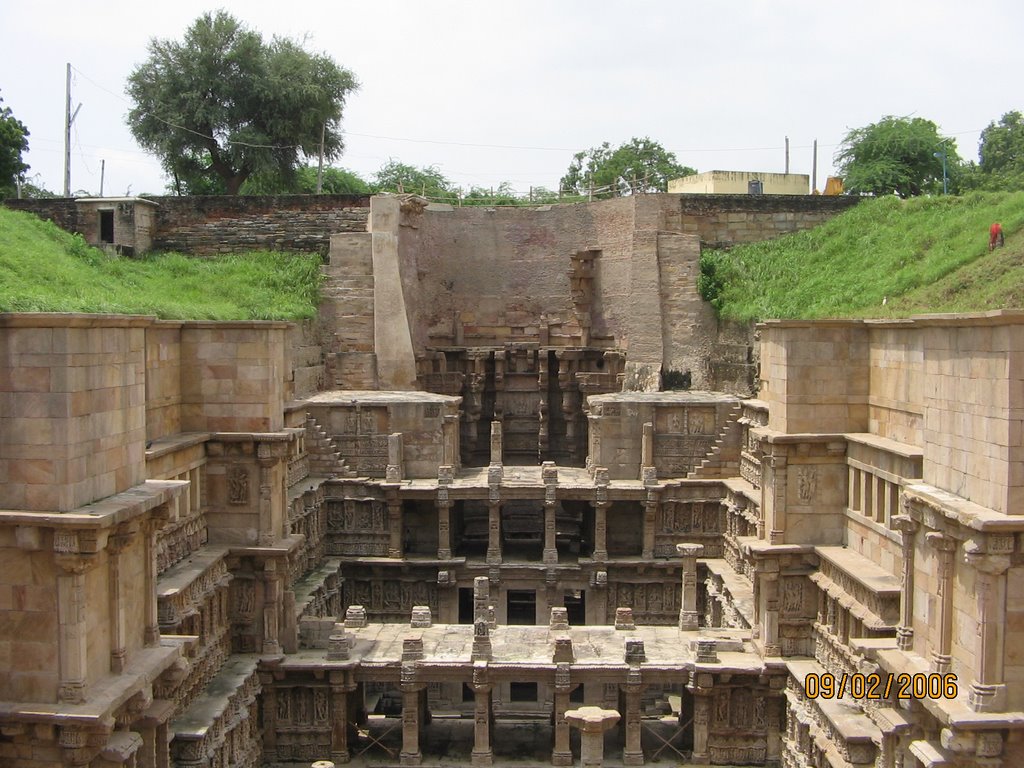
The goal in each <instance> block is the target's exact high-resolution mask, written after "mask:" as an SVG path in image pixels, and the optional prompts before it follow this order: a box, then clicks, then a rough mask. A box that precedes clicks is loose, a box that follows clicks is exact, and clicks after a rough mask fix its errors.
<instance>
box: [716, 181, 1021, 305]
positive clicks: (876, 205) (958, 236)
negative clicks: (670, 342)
mask: <svg viewBox="0 0 1024 768" xmlns="http://www.w3.org/2000/svg"><path fill="white" fill-rule="evenodd" d="M993 221H1000V222H1002V224H1003V229H1004V231H1005V233H1006V247H1005V248H1002V249H997V250H996V251H994V252H993V253H991V254H990V253H989V252H988V229H989V226H990V225H991V224H992V222H993ZM1022 230H1024V192H1015V193H989V194H972V195H967V196H965V197H953V196H950V197H933V198H916V199H912V200H900V199H898V198H896V197H885V198H878V199H871V200H865V201H864V202H862V203H861V204H860V205H858V206H856V207H855V208H853V209H851V210H850V211H847V212H846V213H843V214H841V215H840V216H837V217H836V218H834V219H832V220H831V221H829V222H827V223H826V224H824V225H822V226H820V227H817V228H816V229H813V230H810V231H807V232H800V233H796V234H793V235H788V236H786V237H782V238H779V239H777V240H772V241H770V242H766V243H758V244H755V245H748V246H739V247H736V248H733V249H731V250H729V251H705V254H704V257H703V258H702V264H701V272H702V278H701V283H702V293H704V295H705V296H706V297H707V298H713V302H714V303H715V305H716V307H717V308H718V310H719V313H720V314H721V315H722V316H723V317H726V318H729V319H734V320H752V319H768V318H816V317H903V316H907V315H912V314H920V313H924V312H972V311H981V310H988V309H1005V308H1021V307H1024V242H1021V241H1020V239H1019V237H1018V233H1019V232H1021V231H1022Z"/></svg>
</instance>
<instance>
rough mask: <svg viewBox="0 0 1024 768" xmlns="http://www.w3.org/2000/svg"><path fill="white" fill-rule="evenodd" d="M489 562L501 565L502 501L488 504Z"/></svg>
mask: <svg viewBox="0 0 1024 768" xmlns="http://www.w3.org/2000/svg"><path fill="white" fill-rule="evenodd" d="M487 562H488V563H489V564H491V565H500V564H501V501H500V500H498V499H493V500H491V501H489V502H488V503H487Z"/></svg>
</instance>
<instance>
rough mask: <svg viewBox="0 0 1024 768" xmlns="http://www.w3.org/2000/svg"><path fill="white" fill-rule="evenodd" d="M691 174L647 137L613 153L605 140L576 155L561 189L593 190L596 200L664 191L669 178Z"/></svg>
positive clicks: (690, 171) (632, 141)
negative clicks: (598, 198) (619, 195)
mask: <svg viewBox="0 0 1024 768" xmlns="http://www.w3.org/2000/svg"><path fill="white" fill-rule="evenodd" d="M694 173H696V171H695V170H694V169H693V168H688V167H686V166H684V165H680V164H679V161H678V160H676V156H675V154H674V153H672V152H669V151H668V150H666V149H665V148H664V147H663V146H661V144H659V143H658V142H656V141H652V140H651V139H649V138H647V137H644V138H642V139H637V138H632V139H630V140H629V141H627V142H625V143H624V144H622V145H621V146H619V147H618V148H617V149H614V150H613V149H612V148H611V145H610V144H609V143H608V142H607V141H606V142H604V143H603V144H602V145H601V146H600V147H593V148H591V149H588V150H585V151H583V152H577V153H576V154H575V155H573V159H572V162H571V163H570V164H569V169H568V170H567V171H566V174H565V176H563V177H562V180H561V187H562V191H563V192H568V193H569V194H577V195H585V194H588V193H589V191H590V189H591V188H592V187H593V189H594V190H595V192H594V196H595V197H614V196H615V195H617V194H637V193H640V192H664V191H666V190H667V189H668V181H669V179H678V178H680V177H681V176H689V175H691V174H694ZM598 190H600V191H598Z"/></svg>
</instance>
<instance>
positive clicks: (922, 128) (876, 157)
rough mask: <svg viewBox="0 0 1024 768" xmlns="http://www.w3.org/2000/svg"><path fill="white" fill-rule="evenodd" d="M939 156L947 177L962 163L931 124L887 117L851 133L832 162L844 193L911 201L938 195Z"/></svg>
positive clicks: (921, 120) (939, 178)
mask: <svg viewBox="0 0 1024 768" xmlns="http://www.w3.org/2000/svg"><path fill="white" fill-rule="evenodd" d="M943 154H945V156H946V158H945V159H946V171H947V174H950V175H951V174H952V171H953V170H954V169H955V168H956V167H958V166H959V164H960V158H959V156H958V155H957V153H956V146H955V143H954V142H953V141H952V140H951V139H947V138H943V137H942V136H939V130H938V128H937V127H936V125H935V123H933V122H932V121H931V120H925V119H923V118H920V117H915V118H906V117H892V116H887V117H883V118H882V119H881V120H879V121H878V122H877V123H872V124H871V125H866V126H864V127H863V128H854V129H852V130H851V131H849V132H848V133H847V134H846V137H845V138H844V139H843V142H842V144H840V145H839V149H838V150H837V151H836V155H835V161H836V165H837V167H838V169H839V173H840V175H841V176H842V177H843V186H844V187H845V188H846V191H847V192H850V193H853V194H874V195H891V194H893V193H895V194H897V195H899V196H900V197H913V196H915V195H920V194H922V193H924V192H934V191H941V190H942V155H943Z"/></svg>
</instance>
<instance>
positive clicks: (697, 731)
mask: <svg viewBox="0 0 1024 768" xmlns="http://www.w3.org/2000/svg"><path fill="white" fill-rule="evenodd" d="M710 720H711V697H710V696H709V695H707V694H706V693H697V692H694V694H693V762H694V763H697V764H699V765H706V764H707V763H708V762H709V755H708V732H709V730H710V729H709V726H708V723H709V721H710Z"/></svg>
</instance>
